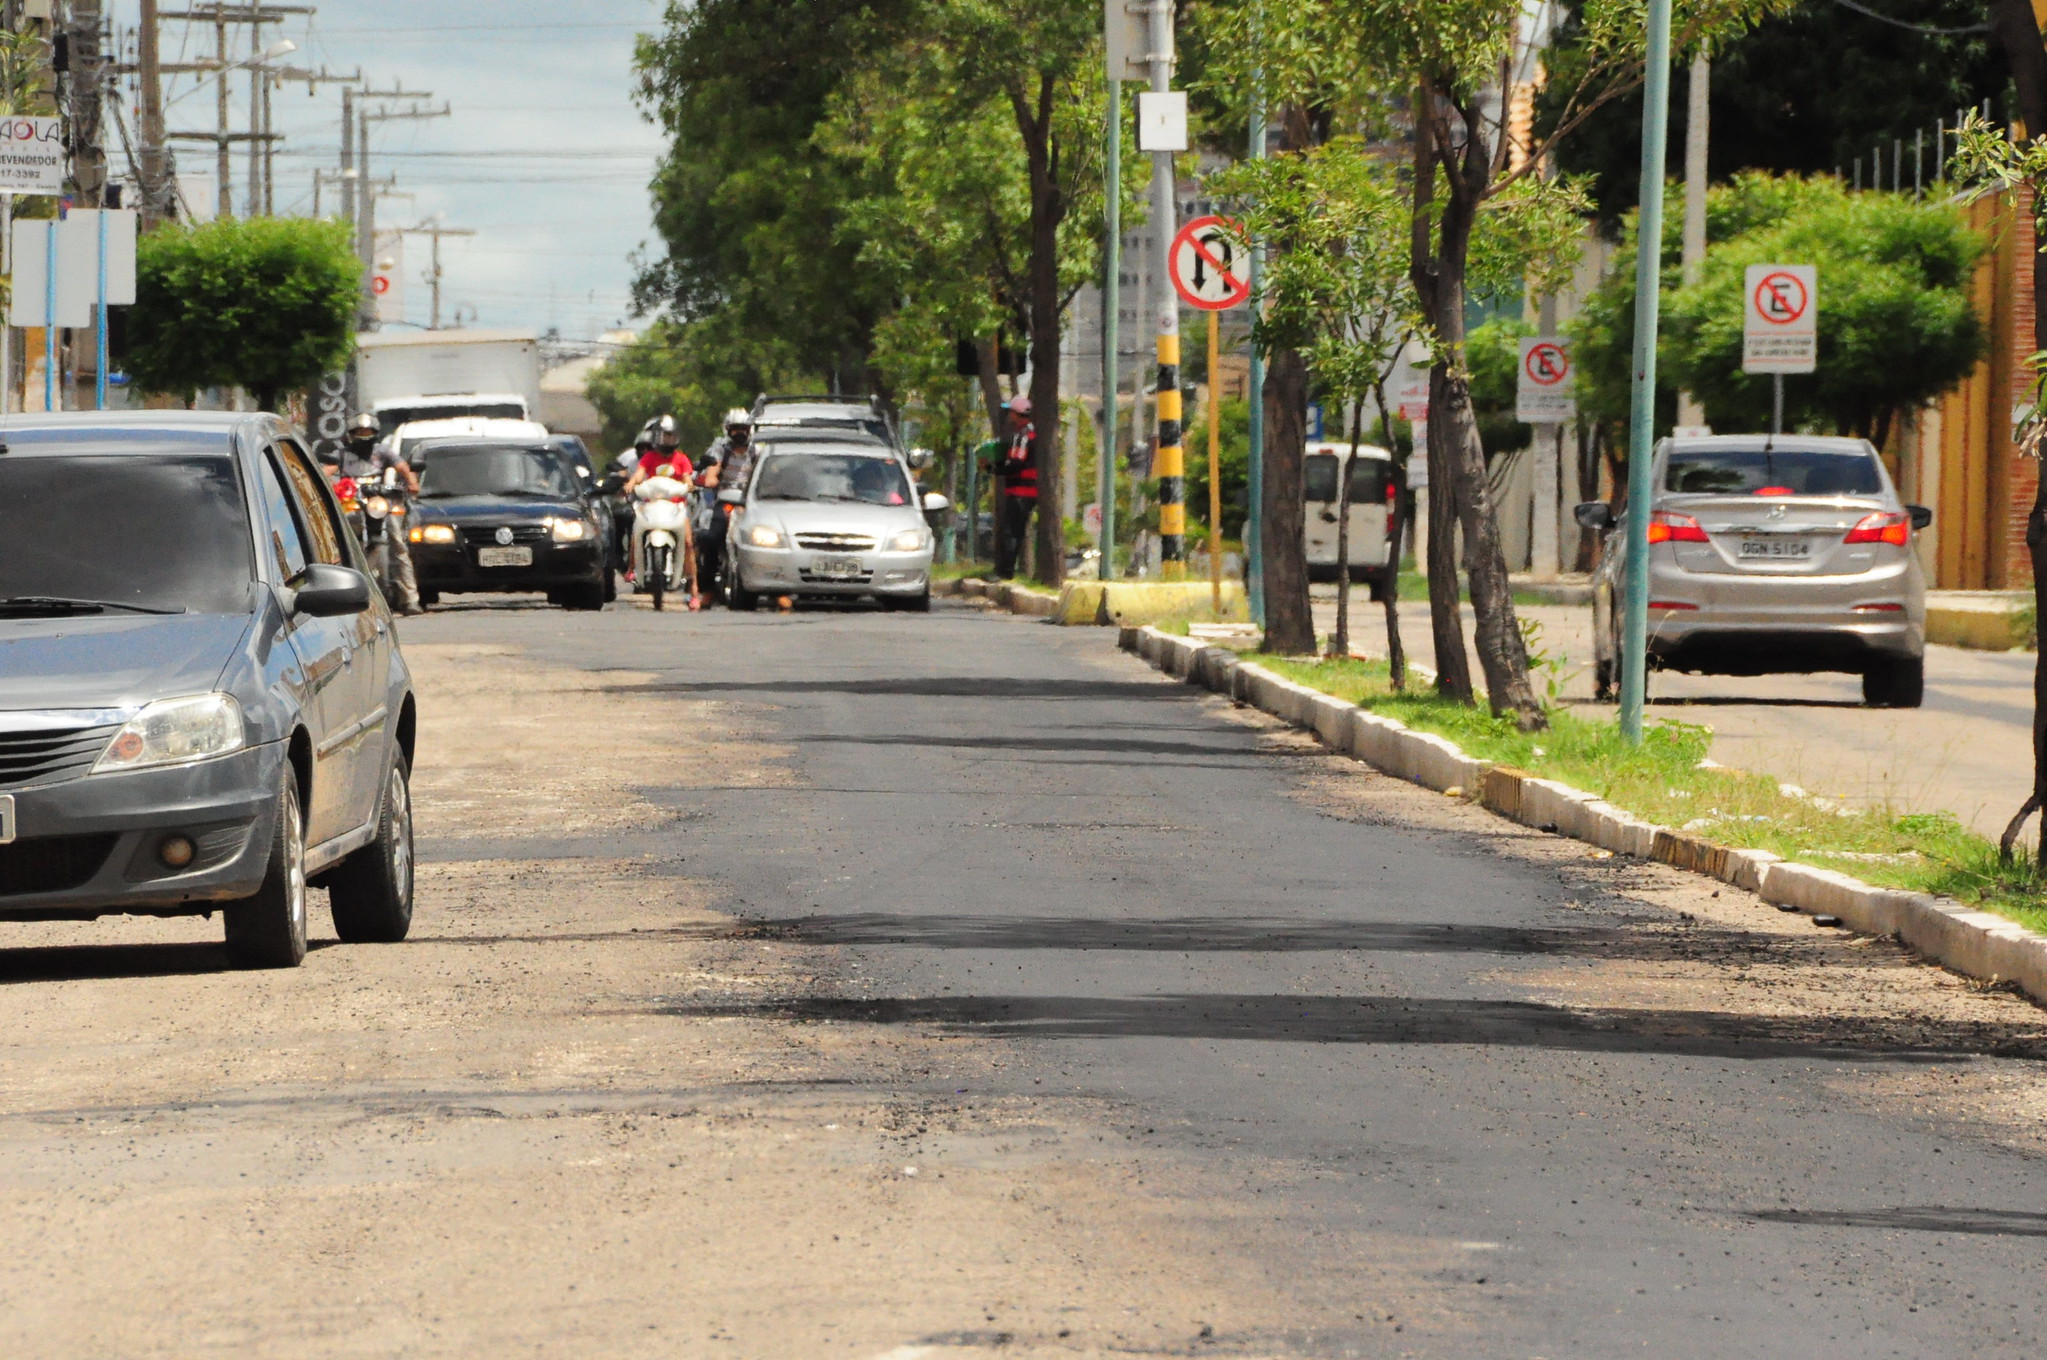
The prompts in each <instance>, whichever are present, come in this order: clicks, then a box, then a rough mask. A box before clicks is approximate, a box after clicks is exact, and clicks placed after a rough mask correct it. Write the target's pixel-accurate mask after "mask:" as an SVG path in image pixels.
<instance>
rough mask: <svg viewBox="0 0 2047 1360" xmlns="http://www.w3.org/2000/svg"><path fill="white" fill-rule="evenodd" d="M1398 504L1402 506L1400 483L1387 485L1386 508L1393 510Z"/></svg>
mask: <svg viewBox="0 0 2047 1360" xmlns="http://www.w3.org/2000/svg"><path fill="white" fill-rule="evenodd" d="M1398 504H1400V483H1398V482H1388V483H1386V508H1387V509H1388V510H1391V509H1392V508H1393V507H1394V506H1396V505H1398Z"/></svg>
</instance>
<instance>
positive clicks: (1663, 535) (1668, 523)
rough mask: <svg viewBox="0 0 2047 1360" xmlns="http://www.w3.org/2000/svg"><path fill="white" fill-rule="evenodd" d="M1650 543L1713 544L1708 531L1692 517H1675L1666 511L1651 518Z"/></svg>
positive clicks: (1654, 513) (1661, 511)
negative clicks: (1707, 535)
mask: <svg viewBox="0 0 2047 1360" xmlns="http://www.w3.org/2000/svg"><path fill="white" fill-rule="evenodd" d="M1649 541H1650V542H1651V543H1711V542H1712V541H1713V540H1712V539H1710V538H1708V537H1706V531H1705V530H1704V529H1701V528H1700V527H1699V522H1698V521H1697V520H1695V519H1693V518H1692V517H1691V516H1690V515H1673V514H1671V513H1670V512H1668V511H1666V510H1657V511H1654V512H1652V513H1651V514H1650V516H1649Z"/></svg>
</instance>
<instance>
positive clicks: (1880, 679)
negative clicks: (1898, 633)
mask: <svg viewBox="0 0 2047 1360" xmlns="http://www.w3.org/2000/svg"><path fill="white" fill-rule="evenodd" d="M1925 701H1926V659H1925V658H1924V657H1918V656H1886V657H1880V658H1878V659H1877V660H1875V661H1872V662H1870V663H1869V666H1868V668H1867V669H1865V670H1864V671H1863V672H1862V702H1863V703H1865V704H1868V705H1869V706H1870V707H1871V708H1917V707H1919V706H1920V704H1922V703H1924V702H1925Z"/></svg>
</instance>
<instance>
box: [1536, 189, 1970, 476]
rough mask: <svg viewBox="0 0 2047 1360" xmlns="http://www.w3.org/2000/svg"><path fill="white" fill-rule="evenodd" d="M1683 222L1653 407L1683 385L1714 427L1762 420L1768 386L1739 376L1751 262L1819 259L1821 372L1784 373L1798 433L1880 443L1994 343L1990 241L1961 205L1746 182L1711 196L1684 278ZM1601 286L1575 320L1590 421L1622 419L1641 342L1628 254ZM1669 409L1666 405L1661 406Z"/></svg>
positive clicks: (1669, 274) (1668, 227)
mask: <svg viewBox="0 0 2047 1360" xmlns="http://www.w3.org/2000/svg"><path fill="white" fill-rule="evenodd" d="M1681 232H1682V227H1681V224H1680V223H1678V222H1675V221H1666V223H1665V228H1664V241H1663V258H1662V268H1663V278H1664V285H1665V287H1666V288H1668V289H1670V290H1671V291H1669V292H1668V293H1667V294H1666V296H1665V299H1664V302H1663V316H1664V324H1663V327H1662V331H1661V334H1660V336H1659V339H1658V347H1657V366H1658V378H1659V382H1661V383H1662V384H1663V388H1664V390H1662V391H1659V393H1658V397H1659V405H1660V406H1664V409H1670V410H1674V393H1675V391H1676V389H1677V388H1679V387H1683V388H1685V389H1687V390H1689V391H1691V392H1693V393H1694V394H1696V395H1697V396H1698V397H1699V399H1700V401H1701V402H1702V403H1703V404H1704V405H1705V408H1706V415H1707V418H1708V419H1709V420H1710V421H1712V423H1713V424H1715V425H1718V426H1720V427H1722V428H1731V429H1744V428H1745V429H1763V428H1767V427H1768V421H1769V416H1770V403H1771V382H1770V379H1769V378H1768V377H1751V376H1748V375H1746V374H1744V373H1742V371H1741V352H1742V316H1743V308H1744V303H1743V298H1742V289H1743V287H1744V274H1745V271H1746V269H1747V267H1748V266H1749V265H1752V264H1768V263H1782V262H1791V263H1797V264H1815V265H1817V266H1819V277H1820V342H1819V369H1818V371H1817V372H1816V373H1815V374H1813V375H1812V376H1811V377H1794V378H1791V379H1788V380H1787V381H1786V382H1785V419H1786V422H1787V424H1789V425H1791V426H1792V427H1794V428H1812V429H1820V430H1827V431H1837V432H1841V433H1849V434H1858V435H1862V436H1864V437H1865V438H1868V439H1871V440H1873V441H1875V442H1877V443H1879V444H1881V443H1883V442H1884V441H1885V440H1886V438H1887V437H1888V435H1889V432H1890V430H1891V428H1892V426H1893V424H1894V423H1895V421H1896V419H1897V418H1898V416H1899V415H1900V414H1901V413H1902V412H1904V411H1907V410H1910V409H1911V408H1913V407H1916V406H1920V405H1923V404H1924V403H1926V402H1928V401H1931V400H1932V399H1933V398H1935V397H1937V396H1939V395H1940V394H1941V393H1942V392H1945V391H1947V390H1949V389H1950V388H1952V387H1953V386H1954V385H1955V384H1956V383H1958V382H1960V381H1961V380H1962V379H1963V378H1964V377H1966V376H1968V374H1969V372H1970V371H1971V370H1972V369H1973V368H1974V367H1975V365H1976V362H1977V360H1978V358H1979V357H1981V355H1982V352H1983V346H1984V334H1983V327H1982V323H1981V321H1980V320H1979V319H1978V317H1977V315H1976V312H1975V309H1974V308H1973V307H1972V306H1971V304H1970V300H1969V281H1970V277H1971V272H1972V271H1973V269H1974V268H1975V265H1976V261H1977V259H1978V258H1979V257H1980V256H1981V255H1982V252H1983V249H1984V243H1983V241H1982V239H1981V238H1980V237H1979V236H1978V235H1977V234H1976V233H1975V232H1974V231H1972V230H1971V229H1970V228H1969V227H1968V225H1967V224H1966V223H1965V222H1964V221H1963V220H1962V219H1961V217H1960V215H1959V214H1958V213H1957V212H1956V211H1955V210H1954V209H1952V208H1950V207H1947V206H1946V205H1943V204H1936V203H1915V202H1914V201H1913V200H1912V198H1911V196H1910V195H1909V194H1889V193H1882V194H1879V193H1862V194H1851V193H1848V192H1846V191H1844V190H1843V189H1842V188H1841V186H1840V184H1839V183H1837V182H1836V181H1834V180H1833V179H1831V178H1821V179H1811V180H1802V179H1798V178H1795V177H1789V176H1785V177H1778V176H1771V175H1764V174H1760V173H1750V174H1744V175H1740V176H1737V177H1736V179H1735V181H1734V183H1732V184H1730V185H1727V186H1724V187H1721V188H1716V189H1713V190H1711V191H1710V192H1709V193H1708V195H1707V199H1706V239H1707V243H1708V248H1707V252H1706V260H1705V267H1704V274H1703V277H1702V278H1701V279H1700V281H1699V282H1698V283H1697V284H1695V285H1693V286H1691V287H1689V288H1683V287H1679V286H1678V277H1679V260H1680V257H1681V253H1682V245H1681ZM1634 253H1635V247H1634V242H1633V237H1632V220H1631V221H1630V236H1629V238H1628V242H1627V244H1626V246H1625V247H1624V250H1623V254H1624V255H1625V256H1626V257H1627V258H1626V259H1625V260H1617V261H1616V268H1615V269H1614V271H1613V273H1612V274H1610V275H1609V276H1608V277H1607V280H1606V281H1605V282H1604V283H1603V284H1601V286H1600V288H1599V289H1598V291H1597V292H1596V293H1595V295H1594V297H1593V298H1592V299H1591V301H1590V302H1589V303H1588V305H1587V307H1586V309H1585V311H1584V312H1583V313H1582V314H1581V315H1580V317H1579V318H1578V320H1577V324H1576V328H1575V334H1576V336H1577V340H1578V349H1577V354H1578V372H1579V388H1578V390H1579V401H1580V403H1581V405H1582V406H1583V408H1584V409H1585V410H1586V412H1587V414H1588V415H1592V416H1594V417H1596V418H1601V419H1606V420H1613V421H1620V420H1625V419H1626V415H1627V402H1628V378H1629V365H1630V363H1631V356H1630V348H1631V346H1632V344H1633V336H1634V285H1633V257H1634ZM1666 403H1668V405H1667V406H1665V404H1666Z"/></svg>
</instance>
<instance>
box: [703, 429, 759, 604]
mask: <svg viewBox="0 0 2047 1360" xmlns="http://www.w3.org/2000/svg"><path fill="white" fill-rule="evenodd" d="M752 475H753V414H752V413H751V412H750V411H747V410H746V409H745V408H744V407H739V406H735V407H733V408H732V409H731V410H729V411H727V412H726V413H725V433H724V434H722V435H720V436H718V438H717V439H716V440H715V441H713V443H712V444H711V447H710V448H709V449H708V450H706V451H705V453H704V470H703V472H702V473H701V474H699V475H698V477H697V483H698V485H700V486H703V487H705V488H707V489H708V490H710V491H711V493H712V495H711V497H710V499H709V504H708V505H707V506H706V513H705V514H703V515H702V516H701V517H700V518H701V521H702V522H701V523H700V524H699V526H698V528H697V569H698V570H699V571H701V572H702V573H703V574H704V576H705V577H706V578H708V579H716V577H717V573H718V568H719V566H720V564H722V563H723V561H724V558H725V534H726V530H727V528H728V527H729V523H728V522H729V521H730V519H731V517H732V512H733V511H734V510H735V509H736V508H737V507H736V506H730V505H724V504H721V503H720V502H719V501H718V500H717V498H716V493H717V492H718V491H719V490H720V489H722V488H725V487H732V488H735V489H737V490H739V491H744V490H746V483H747V479H748V478H750V477H751V476H752Z"/></svg>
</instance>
